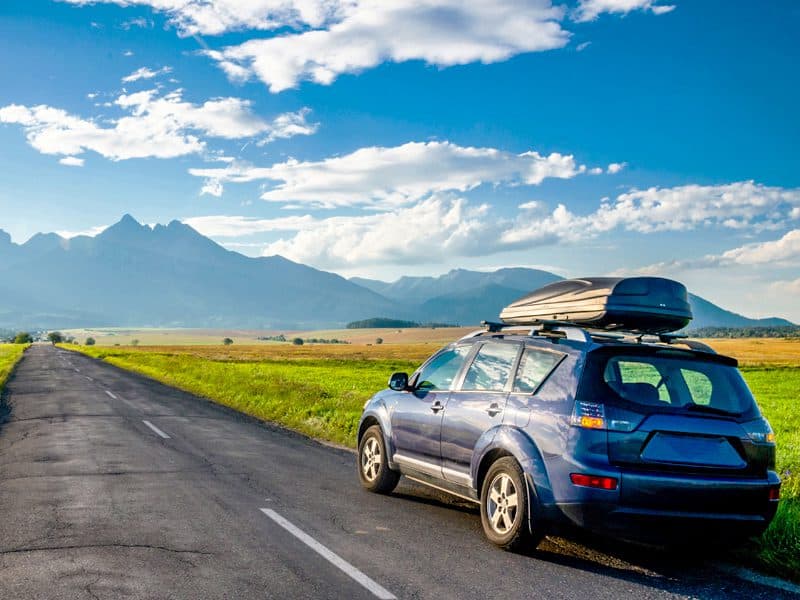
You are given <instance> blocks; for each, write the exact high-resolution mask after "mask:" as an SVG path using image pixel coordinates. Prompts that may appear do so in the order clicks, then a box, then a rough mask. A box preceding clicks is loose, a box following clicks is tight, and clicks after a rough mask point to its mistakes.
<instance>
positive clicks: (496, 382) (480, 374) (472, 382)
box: [461, 342, 519, 392]
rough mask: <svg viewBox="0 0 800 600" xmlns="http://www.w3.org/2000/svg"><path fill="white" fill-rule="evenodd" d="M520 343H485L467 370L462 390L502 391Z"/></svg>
mask: <svg viewBox="0 0 800 600" xmlns="http://www.w3.org/2000/svg"><path fill="white" fill-rule="evenodd" d="M518 351H519V345H518V344H498V343H493V342H489V343H486V344H483V345H482V346H481V347H480V349H479V350H478V354H477V355H476V356H475V360H474V361H472V364H471V365H470V367H469V370H468V371H467V376H466V377H465V378H464V385H462V386H461V389H462V390H479V391H493V392H502V391H503V390H504V389H505V387H506V383H508V378H509V377H510V375H511V367H513V366H514V361H515V360H516V358H517V352H518Z"/></svg>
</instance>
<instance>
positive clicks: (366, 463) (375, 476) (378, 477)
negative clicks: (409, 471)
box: [358, 425, 400, 494]
mask: <svg viewBox="0 0 800 600" xmlns="http://www.w3.org/2000/svg"><path fill="white" fill-rule="evenodd" d="M358 478H359V479H360V480H361V485H363V486H364V487H365V488H366V489H368V490H369V491H370V492H375V493H376V494H388V493H389V492H391V491H392V490H393V489H394V488H395V487H396V486H397V482H398V481H399V480H400V473H398V472H396V471H392V470H391V469H390V468H389V461H388V456H387V453H386V444H385V443H384V440H383V433H382V432H381V428H380V426H379V425H373V426H372V427H370V428H369V429H367V430H366V431H365V432H364V435H363V436H362V437H361V441H360V442H359V444H358Z"/></svg>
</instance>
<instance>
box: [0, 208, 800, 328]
mask: <svg viewBox="0 0 800 600" xmlns="http://www.w3.org/2000/svg"><path fill="white" fill-rule="evenodd" d="M558 279H560V277H559V276H557V275H554V274H553V273H548V272H547V271H540V270H536V269H523V268H516V269H500V270H497V271H494V272H487V273H484V272H478V271H468V270H464V269H455V270H453V271H450V272H449V273H447V274H445V275H442V276H440V277H402V278H400V279H398V280H397V281H395V282H393V283H386V282H383V281H376V280H371V279H363V278H353V279H351V280H347V279H344V278H343V277H340V276H339V275H336V274H334V273H328V272H325V271H320V270H318V269H314V268H312V267H309V266H306V265H302V264H298V263H295V262H292V261H290V260H287V259H285V258H283V257H281V256H271V257H261V258H252V257H247V256H244V255H242V254H239V253H237V252H232V251H230V250H226V249H225V248H223V247H222V246H220V245H219V244H217V243H215V242H213V241H212V240H210V239H208V238H206V237H204V236H203V235H201V234H200V233H198V232H197V231H195V230H194V229H192V228H191V227H189V226H188V225H185V224H183V223H181V222H179V221H173V222H171V223H170V224H169V225H156V226H155V227H153V228H151V227H149V226H147V225H142V224H140V223H138V222H137V221H136V220H135V219H134V218H133V217H131V216H130V215H125V216H124V217H123V218H122V220H121V221H120V222H119V223H117V224H115V225H113V226H111V227H109V228H108V229H106V230H105V231H104V232H103V233H101V234H100V235H98V236H96V237H93V238H92V237H87V236H79V237H74V238H71V239H64V238H62V237H60V236H58V235H56V234H53V233H48V234H37V235H35V236H34V237H32V238H31V239H30V240H28V241H27V242H26V243H24V244H14V243H12V242H11V238H10V237H9V236H8V234H7V233H5V232H3V231H2V230H0V327H15V328H56V327H63V328H67V327H85V326H94V327H100V326H106V327H111V326H121V327H132V326H136V327H146V326H150V327H230V328H233V327H236V328H253V329H256V328H258V329H275V328H282V329H290V328H292V329H294V328H296V329H303V328H305V329H314V328H324V327H337V326H342V325H344V324H345V323H347V322H349V321H355V320H359V319H365V318H370V317H394V318H404V319H411V320H415V321H421V322H431V321H437V322H449V323H459V324H462V325H471V324H476V323H478V322H480V321H481V320H483V319H489V320H491V319H496V318H497V316H498V313H499V311H500V309H501V308H502V307H503V306H505V305H506V304H508V303H509V302H511V301H512V300H515V299H516V298H518V297H519V296H522V295H523V294H525V293H527V292H529V291H531V290H533V289H535V288H538V287H540V286H542V285H545V284H547V283H551V282H553V281H556V280H558ZM691 302H692V308H693V310H694V313H695V320H694V321H693V322H692V327H713V326H719V327H752V326H780V325H790V324H791V323H790V322H789V321H786V320H785V319H778V318H771V319H749V318H747V317H744V316H742V315H738V314H736V313H732V312H730V311H727V310H724V309H722V308H720V307H718V306H716V305H714V304H712V303H711V302H708V301H707V300H704V299H702V298H700V297H698V296H692V297H691Z"/></svg>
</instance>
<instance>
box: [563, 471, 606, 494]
mask: <svg viewBox="0 0 800 600" xmlns="http://www.w3.org/2000/svg"><path fill="white" fill-rule="evenodd" d="M569 479H570V481H571V482H572V483H573V484H575V485H580V486H582V487H590V488H597V489H601V490H615V489H617V480H616V479H615V478H614V477H603V476H602V475H586V474H584V473H570V475H569Z"/></svg>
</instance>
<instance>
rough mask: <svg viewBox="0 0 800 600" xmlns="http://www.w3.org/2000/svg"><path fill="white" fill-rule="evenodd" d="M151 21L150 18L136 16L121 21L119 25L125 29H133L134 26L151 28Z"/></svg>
mask: <svg viewBox="0 0 800 600" xmlns="http://www.w3.org/2000/svg"><path fill="white" fill-rule="evenodd" d="M154 24H155V23H153V21H152V20H151V19H145V18H144V17H137V18H135V19H129V20H127V21H123V22H122V24H121V25H120V27H122V28H123V29H124V30H125V31H128V30H130V29H133V28H134V27H139V28H141V29H152V28H153V25H154Z"/></svg>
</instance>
